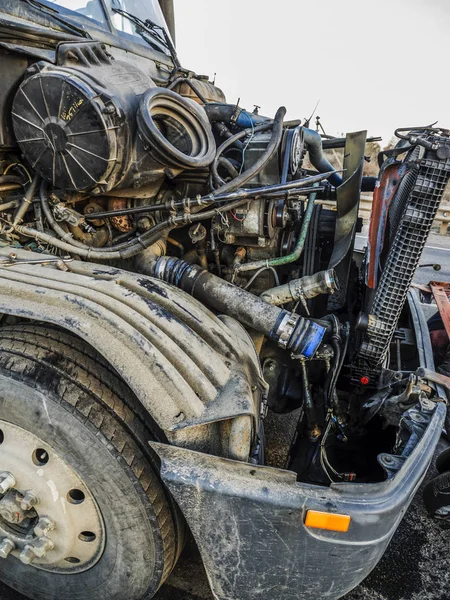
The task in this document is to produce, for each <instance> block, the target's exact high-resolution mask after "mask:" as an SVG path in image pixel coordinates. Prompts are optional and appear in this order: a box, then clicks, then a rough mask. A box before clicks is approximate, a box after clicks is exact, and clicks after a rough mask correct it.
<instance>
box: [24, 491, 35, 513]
mask: <svg viewBox="0 0 450 600" xmlns="http://www.w3.org/2000/svg"><path fill="white" fill-rule="evenodd" d="M37 503H38V499H37V497H36V496H35V495H34V494H33V492H31V491H30V490H27V491H26V492H25V494H24V496H23V498H22V500H21V501H20V508H21V509H22V510H31V509H32V508H33V506H35V505H36V504H37Z"/></svg>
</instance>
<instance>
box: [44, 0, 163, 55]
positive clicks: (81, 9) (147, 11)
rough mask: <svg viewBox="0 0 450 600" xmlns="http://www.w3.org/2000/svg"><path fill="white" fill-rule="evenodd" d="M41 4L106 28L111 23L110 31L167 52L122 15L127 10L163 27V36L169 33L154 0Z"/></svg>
mask: <svg viewBox="0 0 450 600" xmlns="http://www.w3.org/2000/svg"><path fill="white" fill-rule="evenodd" d="M42 3H43V4H47V5H49V6H53V7H55V8H56V7H60V8H61V9H63V10H62V11H61V12H64V13H65V12H68V11H70V12H74V13H77V15H82V16H83V17H86V18H87V19H90V20H92V21H95V22H96V25H97V26H98V25H100V26H102V27H105V28H107V29H109V28H110V25H111V26H112V28H113V32H114V33H117V34H118V35H120V36H121V37H124V38H126V39H128V40H129V41H132V42H136V43H138V44H142V45H145V46H152V47H153V48H154V49H155V50H158V51H159V52H164V53H165V54H170V52H169V50H168V48H167V47H166V46H165V45H164V44H161V43H160V42H159V41H158V40H157V39H152V38H151V37H150V36H148V35H143V34H142V29H141V28H140V27H139V26H138V25H136V23H134V22H133V20H132V19H130V18H128V17H127V16H125V15H124V13H129V14H130V15H132V16H134V17H137V18H138V19H140V20H142V21H146V20H147V19H149V20H150V21H152V22H153V23H155V24H156V25H159V26H160V27H163V28H164V29H165V31H166V32H167V35H168V36H170V34H169V32H168V28H167V25H166V22H165V20H164V16H163V13H162V11H161V8H160V6H159V2H158V0H105V1H104V3H103V2H102V0H44V1H43V2H42ZM105 9H106V11H107V14H108V18H107V16H106V13H105ZM116 10H120V11H122V14H119V13H118V12H116ZM108 21H109V23H108Z"/></svg>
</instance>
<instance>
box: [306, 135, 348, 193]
mask: <svg viewBox="0 0 450 600" xmlns="http://www.w3.org/2000/svg"><path fill="white" fill-rule="evenodd" d="M302 130H303V135H304V141H305V144H306V145H307V146H308V155H309V160H310V161H311V164H312V165H313V166H314V167H315V168H316V169H317V170H318V171H319V172H320V173H327V172H328V171H334V167H333V166H332V164H331V163H330V162H329V161H328V160H327V159H326V158H325V156H324V155H323V149H322V138H321V137H320V134H319V133H318V132H317V131H314V129H308V128H307V127H302ZM328 181H329V182H330V183H331V185H334V187H338V186H340V185H341V183H342V177H341V176H340V175H338V174H337V173H333V175H330V177H328Z"/></svg>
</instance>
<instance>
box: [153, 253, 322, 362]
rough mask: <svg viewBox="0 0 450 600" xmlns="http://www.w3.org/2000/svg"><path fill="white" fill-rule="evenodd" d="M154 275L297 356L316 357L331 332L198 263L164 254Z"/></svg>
mask: <svg viewBox="0 0 450 600" xmlns="http://www.w3.org/2000/svg"><path fill="white" fill-rule="evenodd" d="M152 270H153V273H152V274H153V275H154V276H155V277H157V278H158V279H161V280H163V281H166V282H167V283H171V284H173V285H176V286H177V287H179V288H180V289H182V290H184V291H185V292H187V293H188V294H191V295H192V296H194V297H195V298H197V299H198V300H200V301H201V302H203V303H204V304H206V305H209V306H211V307H212V308H214V309H216V310H217V311H219V312H220V313H224V314H227V315H229V316H231V317H234V318H236V319H238V320H239V321H240V322H241V323H243V324H244V325H246V326H247V327H251V328H252V329H255V330H256V331H259V332H260V333H263V334H264V335H265V336H267V337H268V338H269V339H271V340H273V341H274V342H276V343H277V344H278V346H280V348H283V349H285V350H289V351H290V352H291V353H292V354H294V355H295V356H303V357H305V358H311V357H312V356H314V354H315V352H316V350H317V348H318V347H319V345H320V343H321V342H322V339H323V337H324V335H325V333H326V331H327V326H326V324H325V325H322V324H321V323H320V322H316V321H312V320H310V319H305V318H303V317H301V316H300V315H298V314H296V313H292V312H289V311H287V310H285V309H282V308H279V307H278V306H272V305H271V304H268V303H267V302H264V300H261V298H258V297H257V296H255V295H254V294H251V293H250V292H247V291H245V290H243V289H242V288H239V287H237V286H235V285H233V284H232V283H229V282H228V281H225V280H224V279H221V278H220V277H217V276H216V275H213V274H212V273H209V272H208V271H205V270H204V269H202V268H201V267H199V266H198V265H195V264H191V263H188V262H186V261H184V260H182V259H179V258H174V257H168V256H163V257H161V258H159V259H158V260H157V261H156V263H154V264H153V269H152Z"/></svg>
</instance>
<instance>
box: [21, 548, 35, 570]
mask: <svg viewBox="0 0 450 600" xmlns="http://www.w3.org/2000/svg"><path fill="white" fill-rule="evenodd" d="M35 558H36V554H35V552H34V549H33V548H32V547H31V546H29V545H28V544H27V545H26V546H25V548H24V549H23V550H22V552H21V553H20V556H19V560H20V562H21V563H23V564H24V565H30V564H31V563H32V562H33V560H34V559H35Z"/></svg>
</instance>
